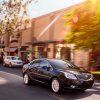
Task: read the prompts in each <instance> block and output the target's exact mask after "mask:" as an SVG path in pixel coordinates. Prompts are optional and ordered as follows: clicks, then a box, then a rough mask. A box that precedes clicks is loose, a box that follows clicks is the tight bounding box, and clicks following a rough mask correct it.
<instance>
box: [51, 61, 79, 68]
mask: <svg viewBox="0 0 100 100" xmlns="http://www.w3.org/2000/svg"><path fill="white" fill-rule="evenodd" d="M49 62H50V64H51V66H53V67H54V68H57V69H64V70H66V69H69V68H78V67H76V66H75V65H74V64H72V63H70V62H68V61H63V60H58V59H50V60H49Z"/></svg>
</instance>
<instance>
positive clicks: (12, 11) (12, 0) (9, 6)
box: [0, 0, 33, 35]
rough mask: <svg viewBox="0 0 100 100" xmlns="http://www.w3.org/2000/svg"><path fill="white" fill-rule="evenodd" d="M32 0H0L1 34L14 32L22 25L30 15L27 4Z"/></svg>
mask: <svg viewBox="0 0 100 100" xmlns="http://www.w3.org/2000/svg"><path fill="white" fill-rule="evenodd" d="M31 1H33V0H1V1H0V35H2V34H12V33H13V32H14V31H17V30H18V29H19V28H20V27H21V25H22V21H23V19H24V17H27V16H28V14H27V5H28V4H30V3H31ZM20 15H22V16H20ZM19 16H20V17H19ZM26 20H27V19H26ZM26 20H25V21H26Z"/></svg>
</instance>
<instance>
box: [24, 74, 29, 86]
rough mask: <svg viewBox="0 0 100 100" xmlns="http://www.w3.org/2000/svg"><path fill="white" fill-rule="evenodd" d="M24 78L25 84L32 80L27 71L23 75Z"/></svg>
mask: <svg viewBox="0 0 100 100" xmlns="http://www.w3.org/2000/svg"><path fill="white" fill-rule="evenodd" d="M23 80H24V84H25V85H30V83H31V80H30V78H29V76H28V74H27V73H25V74H24V75H23Z"/></svg>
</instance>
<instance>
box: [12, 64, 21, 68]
mask: <svg viewBox="0 0 100 100" xmlns="http://www.w3.org/2000/svg"><path fill="white" fill-rule="evenodd" d="M12 66H13V67H22V66H23V64H12Z"/></svg>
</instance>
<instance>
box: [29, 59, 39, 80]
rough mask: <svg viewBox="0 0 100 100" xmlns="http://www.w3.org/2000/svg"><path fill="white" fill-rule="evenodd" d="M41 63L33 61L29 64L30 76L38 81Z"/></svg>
mask: <svg viewBox="0 0 100 100" xmlns="http://www.w3.org/2000/svg"><path fill="white" fill-rule="evenodd" d="M39 62H40V61H38V60H36V61H33V62H31V63H30V64H29V72H28V73H29V75H30V77H31V78H32V79H35V80H37V76H38V66H39Z"/></svg>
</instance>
